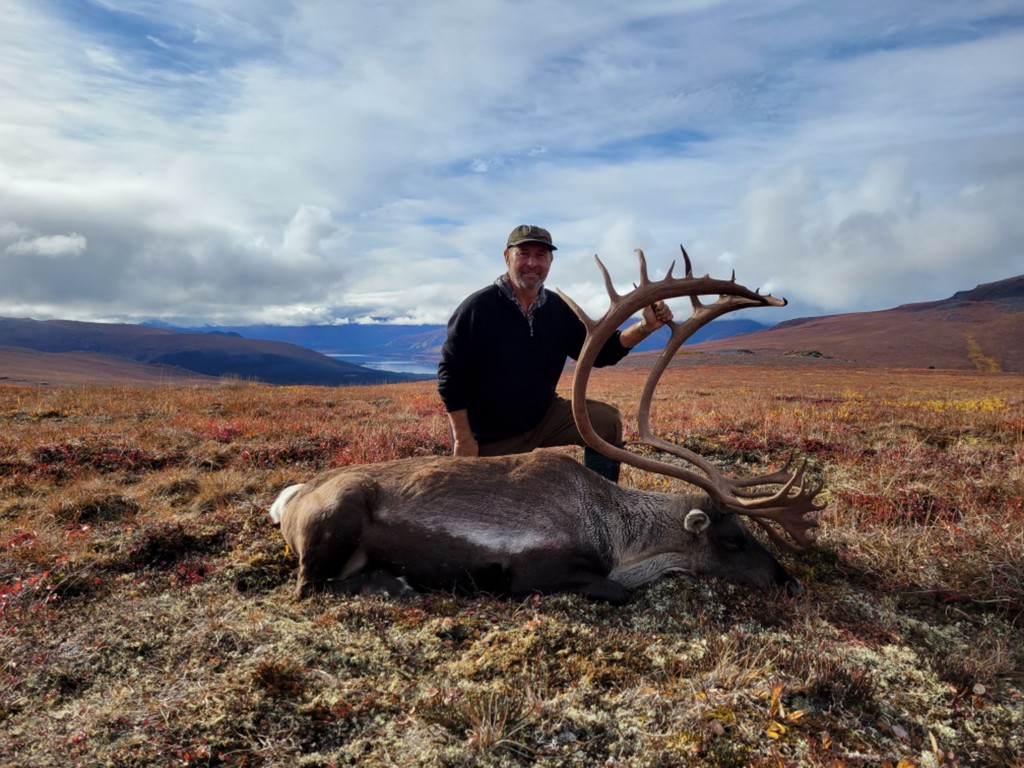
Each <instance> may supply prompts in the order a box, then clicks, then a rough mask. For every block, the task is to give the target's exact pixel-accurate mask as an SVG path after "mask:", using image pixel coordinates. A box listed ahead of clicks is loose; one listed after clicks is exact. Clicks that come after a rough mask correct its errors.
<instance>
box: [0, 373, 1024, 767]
mask: <svg viewBox="0 0 1024 768" xmlns="http://www.w3.org/2000/svg"><path fill="white" fill-rule="evenodd" d="M1022 382H1024V379H1022V378H1021V377H1019V376H1010V375H1002V374H991V375H982V374H968V373H947V372H938V371H918V372H891V371H881V370H855V369H850V368H844V367H841V366H838V365H833V364H826V363H818V364H811V363H807V364H802V365H801V364H797V365H796V367H794V368H793V369H790V370H784V369H781V368H753V367H744V366H740V365H735V366H722V367H719V368H712V367H708V366H702V365H692V364H691V365H684V366H682V367H679V368H675V369H672V370H671V371H670V372H669V373H668V374H667V376H666V380H665V382H664V383H663V385H662V387H661V390H660V392H659V394H658V397H657V399H656V401H655V406H654V411H655V423H656V424H657V425H659V428H660V429H661V430H662V431H664V432H665V433H666V434H669V435H670V436H672V437H674V438H675V439H678V440H681V441H683V442H685V443H686V444H687V445H689V446H691V447H695V448H698V449H700V450H701V451H702V452H704V453H705V454H708V455H710V456H712V457H713V458H714V459H715V461H716V462H718V463H719V464H720V465H721V466H722V467H725V468H727V469H729V470H730V471H733V472H748V471H753V470H756V469H762V468H764V467H765V466H767V465H768V464H769V463H773V462H778V461H780V460H783V459H784V458H785V455H786V454H787V453H788V452H789V451H790V450H796V451H798V452H800V453H803V454H806V455H809V456H810V457H811V458H812V460H813V461H814V462H815V464H816V466H817V467H818V468H819V470H818V471H820V472H821V473H823V475H824V479H825V480H826V482H827V484H828V490H827V497H828V500H829V502H830V504H829V507H828V509H827V511H826V512H825V514H824V516H823V528H822V531H821V535H820V537H819V545H818V547H817V548H816V549H815V550H814V551H813V552H812V553H811V554H810V555H808V556H806V557H804V558H801V559H796V560H792V559H790V560H787V564H788V565H789V567H790V568H791V569H792V570H793V571H795V572H796V573H797V574H798V575H799V576H800V577H801V579H802V580H803V581H804V583H805V586H806V587H807V593H806V595H805V596H804V597H802V598H800V599H798V600H787V599H784V598H781V597H780V596H778V595H776V594H765V593H760V592H753V591H750V590H748V589H745V588H741V587H738V586H734V585H730V584H725V583H722V582H718V581H714V580H700V581H689V580H686V579H683V578H676V579H669V580H665V581H662V582H660V583H658V584H656V585H654V586H652V587H650V588H648V589H645V590H642V591H641V592H640V593H639V594H638V595H637V596H636V598H635V600H634V601H633V602H632V603H630V604H629V605H628V606H625V607H623V608H613V607H610V606H607V605H603V604H595V603H590V602H587V601H585V600H583V599H580V598H577V597H575V596H568V595H558V596H553V597H545V598H538V599H531V600H527V601H523V602H516V601H497V600H493V599H490V598H488V597H486V596H481V597H477V598H473V599H464V598H456V597H453V596H451V595H445V594H433V595H426V596H423V597H418V598H415V599H411V600H404V601H398V600H395V601H392V600H387V599H384V598H379V597H358V598H338V597H321V598H316V599H312V600H309V601H306V602H303V603H295V602H293V600H292V582H291V579H292V574H291V571H292V569H293V567H294V562H293V561H292V559H291V557H290V556H289V554H288V553H286V552H285V550H284V547H283V544H282V542H281V540H280V537H279V535H278V533H277V531H276V530H275V529H274V528H272V527H271V526H270V525H269V522H268V521H267V519H266V516H265V510H266V508H267V506H268V505H269V503H270V501H271V500H272V499H273V497H274V495H275V493H276V492H277V491H278V490H279V489H280V488H282V487H283V486H284V485H286V484H288V483H290V482H292V481H295V480H302V479H305V478H307V477H308V476H309V475H310V474H311V473H313V472H316V471H319V470H321V469H325V468H328V467H332V466H338V465H342V464H347V463H352V462H372V461H378V460H383V459H389V458H393V457H397V456H414V455H425V454H440V453H445V452H446V451H447V426H446V421H445V418H444V415H443V413H442V412H441V409H440V405H439V403H438V401H437V398H436V395H435V394H434V391H433V385H432V384H431V383H422V384H411V385H395V386H389V387H362V388H352V389H317V388H278V389H274V388H269V387H260V386H248V385H237V384H236V385H231V386H223V387H219V388H218V387H214V388H210V387H204V388H172V387H164V388H151V389H141V390H132V391H128V390H123V389H115V388H95V387H93V388H78V389H72V388H68V389H49V390H44V389H28V388H24V389H21V388H0V423H2V425H3V431H2V433H0V544H2V553H0V628H2V634H0V659H2V663H3V670H2V677H0V765H4V766H25V765H47V766H72V765H83V766H150V765H180V766H184V765H209V766H214V765H215V766H263V765H268V766H269V765H287V766H293V765H296V766H332V765H368V766H392V765H394V766H412V765H423V766H436V765H450V766H456V765H494V766H505V765H508V766H513V765H527V764H536V765H550V766H562V765H581V766H589V765H621V766H628V765H632V766H652V765H680V764H686V765H708V766H726V765H735V766H759V765H760V766H780V765H781V766H790V765H792V766H796V765H810V766H862V765H871V766H875V765H886V764H888V765H891V766H897V765H903V766H936V765H947V766H953V765H960V766H968V765H970V766H1004V765H1018V766H1020V765H1022V762H1021V759H1020V757H1019V755H1020V749H1021V746H1020V745H1021V734H1022V733H1024V695H1022V687H1024V672H1022V670H1024V659H1022V651H1021V649H1022V647H1024V597H1022V595H1024V565H1022V563H1024V482H1022V471H1024V470H1022V464H1024V461H1022V456H1024V434H1022V433H1024V387H1022ZM639 387H640V379H639V374H638V373H637V372H634V371H630V370H613V371H602V372H601V375H600V376H598V377H597V378H596V379H595V381H594V394H596V395H597V396H599V397H605V398H607V399H610V400H612V401H615V402H617V403H619V404H621V405H622V406H623V409H624V410H625V411H626V412H627V415H628V414H629V413H630V411H631V408H633V407H634V406H633V405H631V403H633V402H635V399H636V397H637V393H638V391H639ZM624 482H625V483H627V484H630V485H634V486H637V487H646V488H651V489H663V488H665V487H668V486H670V485H671V482H670V481H667V480H664V479H662V478H657V477H652V476H649V475H645V474H643V473H640V472H637V471H632V470H627V471H626V472H625V475H624Z"/></svg>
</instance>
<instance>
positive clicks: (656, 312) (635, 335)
mask: <svg viewBox="0 0 1024 768" xmlns="http://www.w3.org/2000/svg"><path fill="white" fill-rule="evenodd" d="M671 319H672V310H671V309H669V307H668V304H666V303H665V302H664V301H659V302H658V303H657V304H655V305H653V306H650V307H644V311H643V315H641V317H640V322H639V323H636V324H635V325H631V326H630V327H629V328H627V329H626V330H624V331H623V332H622V333H621V334H620V335H619V343H621V344H622V346H624V347H625V348H626V349H632V348H633V347H635V346H636V345H637V344H639V343H640V342H641V341H643V340H644V339H646V338H647V337H648V336H650V335H651V334H652V333H654V332H655V331H656V330H658V329H659V328H661V326H663V325H665V323H667V322H669V321H670V320H671Z"/></svg>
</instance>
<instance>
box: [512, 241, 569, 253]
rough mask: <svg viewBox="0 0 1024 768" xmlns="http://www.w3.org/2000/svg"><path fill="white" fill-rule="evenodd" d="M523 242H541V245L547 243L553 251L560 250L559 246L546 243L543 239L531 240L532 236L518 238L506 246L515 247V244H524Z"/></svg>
mask: <svg viewBox="0 0 1024 768" xmlns="http://www.w3.org/2000/svg"><path fill="white" fill-rule="evenodd" d="M523 243H540V244H541V245H546V246H547V247H548V248H550V249H551V250H552V251H557V250H558V248H556V247H555V246H553V245H552V244H551V243H546V242H544V241H543V240H531V239H530V238H527V239H526V240H516V241H515V242H514V243H509V244H508V245H506V246H505V247H506V248H514V247H515V246H517V245H522V244H523Z"/></svg>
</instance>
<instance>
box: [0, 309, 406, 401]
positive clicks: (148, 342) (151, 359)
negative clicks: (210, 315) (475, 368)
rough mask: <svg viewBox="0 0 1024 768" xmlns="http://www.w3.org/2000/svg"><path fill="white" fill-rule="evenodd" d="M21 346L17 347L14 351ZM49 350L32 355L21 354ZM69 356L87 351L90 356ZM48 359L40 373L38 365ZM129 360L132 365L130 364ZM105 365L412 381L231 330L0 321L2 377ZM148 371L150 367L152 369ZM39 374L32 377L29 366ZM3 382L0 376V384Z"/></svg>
mask: <svg viewBox="0 0 1024 768" xmlns="http://www.w3.org/2000/svg"><path fill="white" fill-rule="evenodd" d="M18 350H20V351H18ZM26 350H29V351H33V352H36V353H47V354H49V355H52V357H49V358H42V357H39V356H35V357H33V358H31V359H30V358H29V357H28V356H26V355H25V351H26ZM69 353H88V355H89V357H87V358H85V357H82V356H80V355H79V356H71V355H69ZM44 361H45V363H46V365H47V366H52V367H50V368H49V370H45V374H46V375H45V377H44V378H42V379H40V377H39V375H38V374H39V366H40V365H41V364H42V363H43V362H44ZM127 363H132V364H134V365H135V366H141V367H128V366H127V365H126V364H127ZM104 364H105V365H106V366H107V371H108V372H109V380H110V381H112V382H121V381H133V382H139V383H145V382H152V381H153V380H154V378H155V379H156V380H166V378H167V377H168V376H169V375H172V374H169V373H168V372H169V371H172V372H173V376H174V377H175V378H177V377H179V376H180V377H183V378H188V377H189V376H191V377H192V378H193V379H194V380H197V381H198V380H199V379H198V378H197V375H198V377H211V378H212V379H214V380H216V379H217V378H222V377H234V378H240V379H247V380H253V381H261V382H265V383H268V384H314V385H327V386H337V385H344V384H374V383H387V382H397V381H409V380H411V379H415V378H422V377H416V376H410V375H408V374H398V373H390V372H387V371H376V370H372V369H370V368H365V367H363V366H359V365H353V364H352V363H346V362H343V361H340V360H335V359H333V358H330V357H327V356H326V355H322V354H320V353H318V352H314V351H312V350H309V349H306V348H305V347H300V346H298V345H295V344H287V343H283V342H278V341H263V340H255V339H243V338H242V337H240V336H238V335H236V334H231V333H181V332H177V331H172V330H168V329H164V328H151V327H147V326H141V325H119V324H112V323H83V322H76V321H70V320H29V319H21V318H0V377H5V379H6V380H8V381H12V380H28V381H37V382H38V381H41V380H47V381H51V382H65V381H66V382H74V381H78V380H81V379H83V378H85V379H88V380H95V378H94V377H96V376H101V370H102V368H103V365H104ZM150 369H152V370H150ZM32 370H35V371H36V373H35V374H32V373H31V371H32ZM2 380H4V379H0V381H2Z"/></svg>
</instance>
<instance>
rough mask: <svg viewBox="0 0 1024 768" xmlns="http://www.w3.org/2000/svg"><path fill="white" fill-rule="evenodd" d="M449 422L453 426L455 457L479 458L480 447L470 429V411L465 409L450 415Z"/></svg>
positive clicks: (452, 412)
mask: <svg viewBox="0 0 1024 768" xmlns="http://www.w3.org/2000/svg"><path fill="white" fill-rule="evenodd" d="M448 420H449V421H450V422H451V425H452V435H453V436H454V438H455V445H454V451H453V452H452V453H453V455H455V456H479V455H480V446H479V445H477V442H476V438H475V437H473V431H472V430H471V429H470V428H469V411H467V410H466V409H465V408H463V409H462V410H461V411H451V412H449V413H448Z"/></svg>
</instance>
